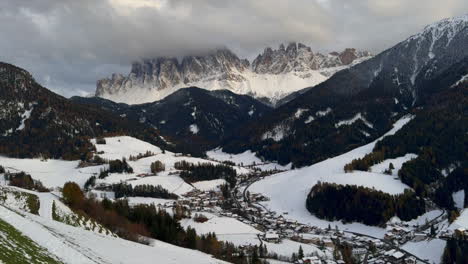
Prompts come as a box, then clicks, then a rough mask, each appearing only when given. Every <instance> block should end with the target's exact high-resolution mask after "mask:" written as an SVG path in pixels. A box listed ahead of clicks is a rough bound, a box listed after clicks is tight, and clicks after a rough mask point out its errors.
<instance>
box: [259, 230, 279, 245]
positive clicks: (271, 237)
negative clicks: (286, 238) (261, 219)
mask: <svg viewBox="0 0 468 264" xmlns="http://www.w3.org/2000/svg"><path fill="white" fill-rule="evenodd" d="M263 239H264V240H265V241H267V242H270V243H279V242H280V237H279V235H278V234H277V233H276V232H272V231H268V232H266V233H265V234H264V236H263Z"/></svg>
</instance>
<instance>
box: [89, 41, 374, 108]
mask: <svg viewBox="0 0 468 264" xmlns="http://www.w3.org/2000/svg"><path fill="white" fill-rule="evenodd" d="M369 56H370V54H369V53H368V52H359V51H357V50H355V49H346V50H345V51H343V52H341V53H338V52H334V53H330V54H325V55H324V54H321V53H314V52H312V50H311V48H310V47H307V46H305V45H303V44H296V43H291V44H289V45H288V46H287V47H286V48H285V46H284V45H281V46H280V47H279V49H277V50H273V49H271V48H267V49H265V51H264V52H263V53H262V54H260V55H258V56H257V58H256V59H255V60H254V61H253V62H252V65H250V62H249V61H248V60H245V59H240V58H239V57H238V56H237V55H235V54H234V53H232V52H231V51H230V50H228V49H220V50H216V51H214V52H212V53H209V54H206V55H203V56H186V57H183V58H182V60H178V59H176V58H165V57H160V58H154V59H145V60H142V61H139V62H135V63H133V65H132V69H131V72H130V74H129V75H128V76H123V75H121V74H113V75H112V77H111V78H109V79H103V80H99V81H98V83H97V89H96V96H99V97H103V98H107V99H111V100H114V101H117V102H125V103H129V104H137V103H145V102H152V101H155V100H160V99H162V98H164V97H166V96H167V95H169V94H171V93H173V92H174V91H176V90H178V89H180V88H183V87H188V86H192V85H194V86H199V87H202V88H205V89H207V90H219V89H227V90H231V91H233V92H235V93H238V94H249V95H253V96H256V97H266V98H269V99H271V100H272V101H273V102H275V101H277V100H279V99H281V98H282V97H284V96H286V95H287V94H289V93H291V92H293V91H295V90H298V89H301V88H305V87H307V86H313V85H316V84H318V83H320V82H322V81H324V80H326V79H327V78H328V77H329V76H331V75H332V74H333V73H335V72H336V71H338V70H341V69H343V68H345V67H347V66H349V65H352V64H355V63H357V62H359V61H361V60H362V59H364V58H368V57H369Z"/></svg>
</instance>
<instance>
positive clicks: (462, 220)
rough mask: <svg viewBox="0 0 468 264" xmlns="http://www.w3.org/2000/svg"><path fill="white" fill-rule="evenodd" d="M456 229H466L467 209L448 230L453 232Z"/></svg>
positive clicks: (467, 222) (467, 226) (467, 220)
mask: <svg viewBox="0 0 468 264" xmlns="http://www.w3.org/2000/svg"><path fill="white" fill-rule="evenodd" d="M457 228H464V229H468V209H464V210H463V211H462V212H461V214H460V216H459V217H458V218H457V219H456V220H455V221H453V223H452V224H451V225H450V226H449V228H448V229H451V230H455V229H457Z"/></svg>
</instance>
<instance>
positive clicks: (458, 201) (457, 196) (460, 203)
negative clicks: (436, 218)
mask: <svg viewBox="0 0 468 264" xmlns="http://www.w3.org/2000/svg"><path fill="white" fill-rule="evenodd" d="M452 199H453V202H454V203H455V207H456V208H458V209H463V208H465V206H464V205H465V190H460V191H458V192H454V193H453V194H452Z"/></svg>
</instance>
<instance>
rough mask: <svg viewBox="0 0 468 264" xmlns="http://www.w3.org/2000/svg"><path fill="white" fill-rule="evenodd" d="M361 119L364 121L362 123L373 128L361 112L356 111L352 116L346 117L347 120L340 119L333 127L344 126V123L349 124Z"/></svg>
mask: <svg viewBox="0 0 468 264" xmlns="http://www.w3.org/2000/svg"><path fill="white" fill-rule="evenodd" d="M359 119H360V120H361V121H362V122H364V124H365V125H366V126H368V127H369V128H374V126H373V125H372V124H371V123H370V122H369V121H367V120H366V118H365V117H363V116H362V114H361V113H357V114H356V115H355V116H354V117H352V118H351V119H347V120H342V121H339V122H338V123H336V124H335V127H336V128H339V127H340V126H344V125H351V124H353V123H354V122H356V121H358V120H359Z"/></svg>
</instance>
